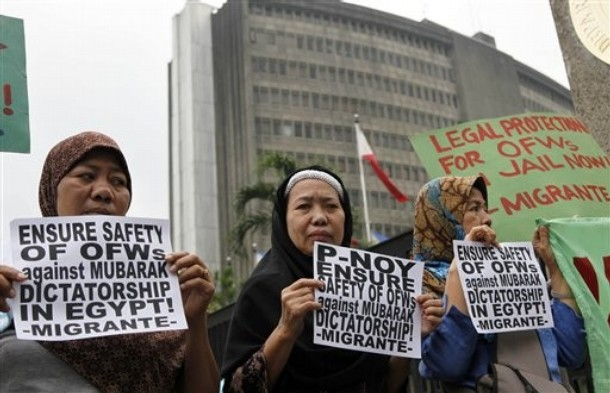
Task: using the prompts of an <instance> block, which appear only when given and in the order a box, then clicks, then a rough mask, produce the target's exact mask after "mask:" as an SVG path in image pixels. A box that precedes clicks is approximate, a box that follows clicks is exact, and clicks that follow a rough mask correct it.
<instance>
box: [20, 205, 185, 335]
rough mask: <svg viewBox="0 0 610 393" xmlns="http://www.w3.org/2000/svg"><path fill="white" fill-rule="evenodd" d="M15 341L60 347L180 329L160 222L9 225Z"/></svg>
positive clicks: (165, 227) (84, 219)
mask: <svg viewBox="0 0 610 393" xmlns="http://www.w3.org/2000/svg"><path fill="white" fill-rule="evenodd" d="M11 248H12V256H13V257H12V260H13V266H14V267H15V268H17V269H19V270H21V271H22V272H23V273H24V274H25V275H26V276H27V277H28V280H27V281H24V282H22V283H14V284H13V285H14V288H15V291H16V296H15V298H14V299H9V300H10V301H9V304H10V307H11V310H12V311H13V316H14V320H15V330H16V333H17V337H18V338H20V339H24V340H39V341H62V340H75V339H82V338H90V337H100V336H109V335H115V334H125V333H139V332H154V331H162V330H178V329H186V327H187V325H186V319H185V316H184V310H183V308H182V298H181V294H180V288H179V284H178V278H177V276H176V275H175V274H171V273H170V272H169V267H168V266H167V264H166V262H165V258H164V255H165V254H166V253H168V252H170V251H171V245H170V240H169V223H168V221H167V220H156V219H145V218H127V217H114V216H78V217H46V218H33V219H18V220H14V221H12V222H11Z"/></svg>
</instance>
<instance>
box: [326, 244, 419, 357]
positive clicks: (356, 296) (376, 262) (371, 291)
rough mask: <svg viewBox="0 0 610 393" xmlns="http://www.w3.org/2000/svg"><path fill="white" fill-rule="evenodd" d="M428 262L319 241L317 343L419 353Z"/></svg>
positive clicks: (400, 353)
mask: <svg viewBox="0 0 610 393" xmlns="http://www.w3.org/2000/svg"><path fill="white" fill-rule="evenodd" d="M423 268H424V264H423V263H421V262H416V261H409V260H407V259H402V258H396V257H391V256H387V255H382V254H376V253H372V252H368V251H365V250H356V249H351V248H347V247H340V246H334V245H331V244H325V243H319V242H316V243H315V245H314V277H315V278H317V279H319V280H322V281H324V283H325V286H324V288H323V289H321V290H316V293H315V297H316V300H317V301H318V302H319V303H320V304H322V309H321V310H317V311H316V312H315V313H314V318H315V324H314V343H316V344H322V345H328V346H332V347H339V348H345V349H352V350H356V351H363V352H372V353H379V354H386V355H394V356H401V357H410V358H419V357H421V314H420V309H419V305H418V304H417V302H416V301H415V298H416V297H417V296H418V295H420V294H421V287H422V276H423V271H424V270H423Z"/></svg>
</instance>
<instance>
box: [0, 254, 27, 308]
mask: <svg viewBox="0 0 610 393" xmlns="http://www.w3.org/2000/svg"><path fill="white" fill-rule="evenodd" d="M25 280H27V277H26V276H25V274H23V273H22V272H20V271H19V270H17V269H14V268H12V267H10V266H6V265H0V311H3V312H7V311H9V309H10V307H9V306H8V304H7V303H6V298H13V297H15V289H14V288H13V282H14V281H16V282H23V281H25Z"/></svg>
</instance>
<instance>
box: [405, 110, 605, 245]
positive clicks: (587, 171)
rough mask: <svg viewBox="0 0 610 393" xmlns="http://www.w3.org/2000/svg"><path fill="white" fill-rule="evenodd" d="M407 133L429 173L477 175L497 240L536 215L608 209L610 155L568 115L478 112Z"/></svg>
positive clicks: (517, 235)
mask: <svg viewBox="0 0 610 393" xmlns="http://www.w3.org/2000/svg"><path fill="white" fill-rule="evenodd" d="M410 140H411V143H412V144H413V147H414V149H415V151H416V152H417V155H418V156H419V158H420V160H421V162H422V164H423V165H424V167H425V168H426V171H427V172H428V175H429V176H430V177H440V176H448V175H451V176H468V175H481V176H483V177H484V178H485V181H486V184H487V187H488V189H489V193H488V194H489V207H490V213H492V217H493V221H494V229H495V231H496V233H497V234H498V238H499V239H502V240H503V241H526V240H530V239H531V234H532V232H533V229H534V221H535V219H536V218H537V217H548V218H554V217H569V216H572V215H574V214H577V215H579V216H585V217H598V216H605V215H608V204H609V203H610V191H609V188H610V158H609V157H608V155H607V154H606V153H605V152H604V151H603V150H602V149H601V148H600V147H599V145H598V144H597V143H596V142H595V140H594V139H593V138H592V136H591V135H590V134H589V130H588V129H587V126H586V125H585V124H583V123H582V122H581V121H580V120H578V119H577V118H575V117H571V116H564V115H558V114H556V113H528V114H523V115H516V116H507V117H502V118H497V119H484V120H478V121H472V122H467V123H462V124H459V125H456V126H452V127H449V128H443V129H440V130H435V131H430V132H424V133H420V134H417V135H414V136H412V137H411V138H410ZM527 228H531V230H528V229H527Z"/></svg>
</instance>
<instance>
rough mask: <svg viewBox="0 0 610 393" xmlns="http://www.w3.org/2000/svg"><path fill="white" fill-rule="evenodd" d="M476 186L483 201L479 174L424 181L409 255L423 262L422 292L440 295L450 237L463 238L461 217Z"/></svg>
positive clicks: (449, 255)
mask: <svg viewBox="0 0 610 393" xmlns="http://www.w3.org/2000/svg"><path fill="white" fill-rule="evenodd" d="M472 188H476V189H478V190H479V191H481V193H482V194H483V198H484V199H485V202H487V188H486V186H485V181H484V180H483V178H482V177H477V176H466V177H455V176H448V177H440V178H436V179H433V180H431V181H430V182H428V183H427V184H425V185H424V186H423V187H422V188H421V190H420V191H419V194H418V195H417V200H416V202H415V228H414V230H413V257H414V259H416V260H418V261H424V262H425V263H426V268H425V270H424V288H423V292H424V293H430V292H432V293H433V294H434V295H435V296H436V297H442V295H443V292H444V288H445V278H446V277H447V271H448V270H449V265H450V264H451V260H452V259H453V240H464V229H463V227H462V220H463V219H464V213H465V212H466V204H467V201H468V197H469V195H470V191H471V190H472Z"/></svg>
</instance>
